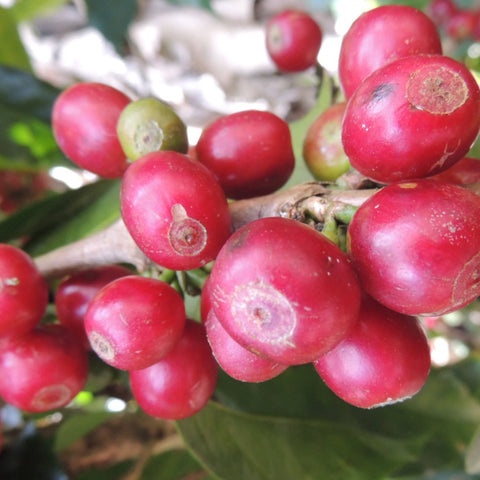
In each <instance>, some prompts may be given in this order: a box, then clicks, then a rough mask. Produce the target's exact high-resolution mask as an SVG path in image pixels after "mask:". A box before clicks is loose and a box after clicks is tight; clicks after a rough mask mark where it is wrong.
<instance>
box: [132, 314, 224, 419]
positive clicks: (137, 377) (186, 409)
mask: <svg viewBox="0 0 480 480" xmlns="http://www.w3.org/2000/svg"><path fill="white" fill-rule="evenodd" d="M217 376H218V364H217V362H216V361H215V359H214V357H213V354H212V351H211V349H210V346H209V345H208V342H207V337H206V334H205V328H204V327H203V325H201V324H200V323H196V322H194V321H193V320H190V319H187V322H186V325H185V331H184V333H183V336H182V338H181V339H180V341H179V342H178V344H177V345H176V347H175V348H174V349H173V350H172V351H171V352H170V353H169V354H168V355H167V356H166V357H165V358H164V359H163V360H160V362H158V363H155V364H154V365H152V366H150V367H148V368H145V369H143V370H134V371H131V372H130V383H131V388H132V393H133V396H134V397H135V399H136V400H137V402H138V404H139V406H140V408H142V410H144V411H145V412H146V413H147V414H149V415H151V416H153V417H158V418H163V419H171V420H180V419H182V418H186V417H190V416H192V415H194V414H195V413H198V412H199V411H200V410H201V409H202V408H203V407H205V405H206V404H207V403H208V401H209V400H210V398H211V397H212V395H213V392H214V390H215V386H216V383H217Z"/></svg>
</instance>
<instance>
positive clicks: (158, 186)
mask: <svg viewBox="0 0 480 480" xmlns="http://www.w3.org/2000/svg"><path fill="white" fill-rule="evenodd" d="M121 211H122V218H123V221H124V222H125V225H126V227H127V229H128V231H129V232H130V234H131V235H132V237H133V239H134V240H135V242H136V243H137V245H138V246H139V248H140V249H141V250H142V251H143V252H144V253H145V255H147V256H148V257H149V258H150V259H151V260H152V261H154V262H155V263H157V264H159V265H161V266H163V267H166V268H170V269H172V270H191V269H193V268H199V267H201V266H203V265H205V264H206V263H208V262H210V261H211V260H213V259H214V258H215V257H216V255H217V253H218V251H219V250H220V248H221V247H222V245H223V244H224V243H225V241H226V239H227V238H228V237H229V235H230V233H231V218H230V210H229V208H228V203H227V200H226V198H225V194H224V193H223V190H222V189H221V187H220V185H219V184H218V182H217V181H216V180H215V177H214V176H213V173H212V172H211V171H210V170H208V169H207V168H206V167H205V166H204V165H202V164H201V163H200V162H197V161H195V160H192V159H191V158H189V157H188V156H186V155H183V154H181V153H177V152H170V151H162V152H154V153H149V154H147V155H145V156H143V157H142V158H140V159H139V160H136V161H135V162H134V163H132V165H130V167H129V168H128V170H127V171H126V172H125V174H124V176H123V179H122V189H121Z"/></svg>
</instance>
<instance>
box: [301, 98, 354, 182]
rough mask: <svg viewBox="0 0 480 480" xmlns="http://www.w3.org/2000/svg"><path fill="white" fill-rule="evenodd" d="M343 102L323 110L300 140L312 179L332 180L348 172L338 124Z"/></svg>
mask: <svg viewBox="0 0 480 480" xmlns="http://www.w3.org/2000/svg"><path fill="white" fill-rule="evenodd" d="M346 106H347V104H346V102H340V103H335V104H333V105H331V106H330V107H328V108H327V109H325V110H324V111H323V112H322V113H321V114H320V115H319V116H318V117H317V118H316V119H315V120H314V121H313V122H312V124H311V125H310V126H309V127H308V130H307V133H306V134H305V139H304V141H303V159H304V160H305V164H306V165H307V167H308V169H309V170H310V172H311V174H312V175H313V176H314V177H315V179H316V180H323V181H335V180H336V179H337V178H338V177H339V176H340V175H342V174H343V173H345V172H347V171H348V170H349V169H350V161H349V159H348V157H347V156H346V155H345V150H344V149H343V145H342V122H343V116H344V114H345V109H346Z"/></svg>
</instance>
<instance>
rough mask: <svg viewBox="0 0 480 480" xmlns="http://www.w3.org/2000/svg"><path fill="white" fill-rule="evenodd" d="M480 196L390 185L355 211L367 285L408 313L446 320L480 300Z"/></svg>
mask: <svg viewBox="0 0 480 480" xmlns="http://www.w3.org/2000/svg"><path fill="white" fill-rule="evenodd" d="M479 218H480V197H479V196H477V195H475V194H473V193H472V192H470V191H468V190H466V189H465V188H462V187H459V186H457V185H453V184H447V183H443V182H439V181H435V180H428V179H424V180H417V181H415V182H413V181H412V182H408V183H407V182H404V183H398V184H393V185H389V186H387V187H384V188H383V189H381V190H380V191H379V192H377V193H376V194H375V195H373V197H371V198H370V199H369V200H367V201H366V202H365V203H364V204H363V205H362V206H361V207H359V209H358V210H357V212H356V213H355V215H354V217H353V219H352V221H351V223H350V225H349V228H348V232H347V245H348V252H349V255H350V258H351V259H352V263H353V266H354V267H355V270H356V272H357V274H358V276H359V278H360V282H361V285H362V287H363V288H364V289H365V291H366V292H367V293H369V294H370V295H371V296H372V297H373V298H375V299H376V300H377V301H378V302H380V303H382V304H383V305H385V306H387V307H388V308H390V309H392V310H395V311H398V312H401V313H405V314H407V315H428V316H433V315H441V314H444V313H448V312H452V311H454V310H457V309H459V308H461V307H463V306H465V305H467V304H468V303H470V302H472V301H473V300H475V298H477V297H478V296H479V295H480V275H479V272H480V223H479V222H478V219H479Z"/></svg>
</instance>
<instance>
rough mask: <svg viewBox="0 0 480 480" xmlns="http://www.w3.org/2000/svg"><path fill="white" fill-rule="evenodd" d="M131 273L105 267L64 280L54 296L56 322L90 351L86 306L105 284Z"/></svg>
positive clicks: (89, 270) (113, 267) (117, 267)
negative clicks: (86, 325) (85, 321)
mask: <svg viewBox="0 0 480 480" xmlns="http://www.w3.org/2000/svg"><path fill="white" fill-rule="evenodd" d="M131 274H132V272H131V270H129V269H128V268H126V267H122V266H120V265H106V266H100V267H92V268H88V269H84V270H80V271H78V272H75V273H72V274H71V275H69V276H68V277H66V278H64V279H63V280H62V281H61V282H60V284H59V285H58V288H57V291H56V293H55V309H56V312H57V317H58V321H59V322H60V323H61V324H62V325H65V326H66V327H68V328H70V329H71V330H72V331H73V332H74V333H75V335H76V336H77V337H78V338H79V339H80V340H81V341H82V342H83V344H84V345H85V346H86V347H87V348H90V343H89V342H88V338H87V334H86V332H85V324H84V320H85V313H86V311H87V308H88V305H89V304H90V302H91V301H92V300H93V297H95V295H96V294H97V293H98V292H99V291H100V289H101V288H103V287H104V286H105V285H107V284H108V283H110V282H112V281H113V280H116V279H117V278H120V277H125V276H127V275H131Z"/></svg>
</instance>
